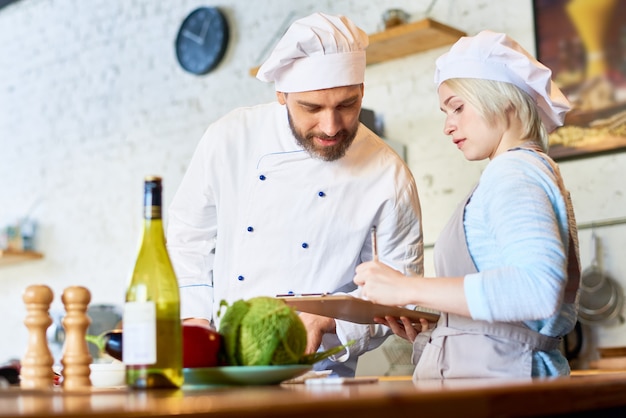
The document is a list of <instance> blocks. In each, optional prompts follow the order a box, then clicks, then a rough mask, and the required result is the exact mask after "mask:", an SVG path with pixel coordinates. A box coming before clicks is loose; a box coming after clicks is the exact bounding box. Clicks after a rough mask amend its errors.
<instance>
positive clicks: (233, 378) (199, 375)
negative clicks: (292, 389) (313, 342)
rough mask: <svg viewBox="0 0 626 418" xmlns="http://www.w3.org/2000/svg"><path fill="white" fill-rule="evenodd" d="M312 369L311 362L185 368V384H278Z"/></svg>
mask: <svg viewBox="0 0 626 418" xmlns="http://www.w3.org/2000/svg"><path fill="white" fill-rule="evenodd" d="M311 369H312V366H311V365H309V364H293V365H287V366H224V367H198V368H186V369H183V374H184V376H185V385H191V386H206V385H277V384H279V383H280V382H283V381H285V380H288V379H292V378H294V377H297V376H300V375H301V374H304V373H306V372H308V371H309V370H311Z"/></svg>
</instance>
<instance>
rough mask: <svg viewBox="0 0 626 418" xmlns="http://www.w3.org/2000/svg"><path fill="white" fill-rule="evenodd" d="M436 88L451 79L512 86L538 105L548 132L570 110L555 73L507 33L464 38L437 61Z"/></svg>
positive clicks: (561, 122)
mask: <svg viewBox="0 0 626 418" xmlns="http://www.w3.org/2000/svg"><path fill="white" fill-rule="evenodd" d="M436 67H437V68H436V70H435V84H436V85H437V86H439V85H440V84H441V83H442V82H443V81H445V80H448V79H451V78H478V79H483V80H494V81H503V82H506V83H511V84H514V85H516V86H517V87H519V88H520V89H522V90H524V91H525V92H526V93H528V94H529V95H530V96H531V97H532V98H533V99H534V100H535V102H536V103H537V106H538V107H539V114H540V116H541V120H542V121H543V123H544V125H545V127H546V129H547V131H548V132H551V131H553V130H554V129H556V128H557V127H559V126H561V125H563V121H564V119H565V114H566V113H567V111H568V110H569V109H570V104H569V101H568V100H567V98H566V97H565V96H564V95H563V93H562V92H561V91H560V90H559V88H558V87H557V86H556V84H554V82H553V81H552V79H551V75H552V71H550V69H549V68H548V67H546V66H545V65H543V64H542V63H540V62H539V61H537V60H536V59H535V58H534V57H533V56H532V55H530V54H529V53H528V52H527V51H526V50H525V49H524V48H522V47H521V46H520V45H519V44H518V43H517V42H515V41H514V40H513V39H511V38H510V37H509V36H507V35H506V34H504V33H495V32H492V31H488V30H485V31H482V32H480V33H478V34H477V35H476V36H471V37H468V36H466V37H462V38H461V39H459V40H458V41H457V42H456V43H455V44H454V45H453V46H452V48H450V51H449V52H447V53H445V54H443V55H442V56H441V57H439V58H438V59H437V62H436Z"/></svg>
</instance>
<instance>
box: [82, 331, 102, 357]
mask: <svg viewBox="0 0 626 418" xmlns="http://www.w3.org/2000/svg"><path fill="white" fill-rule="evenodd" d="M104 335H105V333H103V334H100V335H90V334H87V335H85V339H86V340H87V342H88V343H92V344H93V345H95V346H96V347H98V351H100V352H101V353H104V349H105V344H106V341H105V338H104Z"/></svg>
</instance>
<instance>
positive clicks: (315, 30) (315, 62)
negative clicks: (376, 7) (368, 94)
mask: <svg viewBox="0 0 626 418" xmlns="http://www.w3.org/2000/svg"><path fill="white" fill-rule="evenodd" d="M368 44H369V40H368V37H367V34H366V33H365V32H363V31H362V30H361V29H359V28H358V27H357V26H356V25H355V24H354V23H352V22H351V21H350V20H349V19H348V18H346V17H344V16H329V15H326V14H323V13H314V14H312V15H310V16H307V17H305V18H302V19H299V20H296V21H295V22H294V23H293V24H292V25H291V26H290V27H289V29H287V32H286V33H285V35H284V36H283V37H282V38H281V39H280V40H279V41H278V44H277V45H276V47H275V48H274V50H273V51H272V53H271V55H270V57H269V58H268V59H267V61H265V63H264V64H263V65H261V68H259V71H258V73H257V78H258V79H259V80H261V81H266V82H271V81H273V82H274V84H275V87H276V90H277V91H282V92H285V93H292V92H301V91H312V90H321V89H327V88H333V87H342V86H350V85H354V84H361V83H363V80H364V79H365V49H366V48H367V45H368Z"/></svg>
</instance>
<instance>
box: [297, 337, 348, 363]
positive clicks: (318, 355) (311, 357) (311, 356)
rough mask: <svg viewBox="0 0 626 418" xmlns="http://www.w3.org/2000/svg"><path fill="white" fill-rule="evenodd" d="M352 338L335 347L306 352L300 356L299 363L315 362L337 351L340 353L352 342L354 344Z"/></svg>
mask: <svg viewBox="0 0 626 418" xmlns="http://www.w3.org/2000/svg"><path fill="white" fill-rule="evenodd" d="M354 342H355V341H354V340H350V341H348V342H347V343H346V344H344V345H339V346H337V347H333V348H331V349H328V350H326V351H318V352H316V353H312V354H307V355H304V356H302V357H301V358H300V362H299V363H300V364H315V363H317V362H318V361H322V360H324V359H327V358H328V357H330V356H332V355H335V354H337V353H341V352H342V351H343V350H345V349H346V348H348V347H350V346H351V345H352V344H354Z"/></svg>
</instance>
